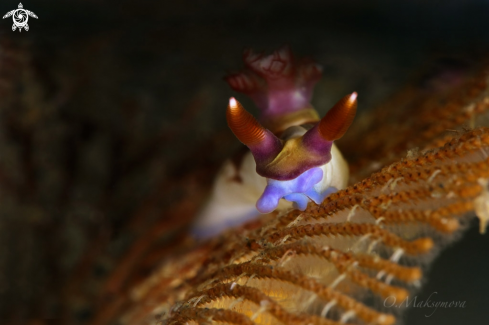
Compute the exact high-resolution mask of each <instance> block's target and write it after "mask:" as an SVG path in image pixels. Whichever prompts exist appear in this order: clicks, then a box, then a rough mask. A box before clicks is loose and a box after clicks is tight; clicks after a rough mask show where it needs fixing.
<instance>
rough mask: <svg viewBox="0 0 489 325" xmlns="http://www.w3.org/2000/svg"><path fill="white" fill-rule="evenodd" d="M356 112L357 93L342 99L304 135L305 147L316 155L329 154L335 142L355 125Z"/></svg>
mask: <svg viewBox="0 0 489 325" xmlns="http://www.w3.org/2000/svg"><path fill="white" fill-rule="evenodd" d="M356 112H357V93H356V92H353V93H352V94H350V95H346V96H345V97H343V98H342V99H340V101H338V102H337V103H336V104H335V105H334V106H333V108H331V109H330V110H329V111H328V113H326V115H325V116H324V117H323V118H322V119H321V121H319V123H318V124H317V125H316V126H314V127H313V128H312V129H310V130H309V131H307V132H306V133H305V134H304V136H303V138H302V142H303V144H304V146H305V147H306V148H307V149H308V150H310V151H311V152H315V153H322V152H329V150H331V145H332V143H333V141H335V140H338V139H339V138H341V137H342V136H343V135H344V134H345V133H346V131H347V130H348V128H349V127H350V125H351V124H352V123H353V119H354V118H355V114H356Z"/></svg>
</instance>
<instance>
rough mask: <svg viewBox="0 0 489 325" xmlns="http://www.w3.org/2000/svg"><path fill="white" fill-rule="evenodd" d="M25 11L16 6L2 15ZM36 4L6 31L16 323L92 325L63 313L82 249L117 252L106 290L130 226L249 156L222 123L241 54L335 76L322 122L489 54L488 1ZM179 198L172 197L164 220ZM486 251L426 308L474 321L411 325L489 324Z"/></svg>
mask: <svg viewBox="0 0 489 325" xmlns="http://www.w3.org/2000/svg"><path fill="white" fill-rule="evenodd" d="M17 5H18V2H16V1H3V2H2V3H0V12H3V13H6V12H8V11H10V10H12V9H16V8H17ZM23 5H24V8H25V9H28V10H31V11H33V12H34V13H35V14H36V15H37V16H38V17H39V19H34V18H30V19H29V26H30V30H29V31H28V32H25V31H23V32H21V33H19V32H18V31H16V32H12V30H11V25H12V20H11V18H8V19H5V20H2V21H1V22H0V37H1V38H0V41H1V42H3V43H2V44H1V46H0V51H1V52H0V55H1V61H0V64H1V65H0V81H1V85H0V88H1V89H0V94H1V95H2V98H3V102H2V103H0V109H1V110H0V112H1V114H2V115H1V121H0V122H1V123H0V135H1V137H0V152H1V153H2V158H1V159H0V169H2V170H1V173H0V174H2V175H4V174H5V175H6V176H5V179H7V180H8V179H9V177H10V178H11V180H10V181H9V182H10V183H9V182H7V181H5V179H4V178H1V179H0V180H2V182H0V190H1V191H0V195H1V199H2V201H1V202H3V203H1V202H0V213H1V215H0V218H1V219H0V245H1V246H0V271H1V273H0V305H2V306H0V315H1V316H2V317H4V318H6V319H9V320H11V321H13V322H14V323H15V322H18V323H24V322H27V321H28V320H32V319H36V318H37V317H38V316H39V315H41V316H40V317H41V318H43V319H44V320H48V323H53V324H54V323H56V324H57V323H62V322H63V321H62V320H61V319H66V317H67V318H70V316H73V319H76V320H77V322H79V323H83V322H84V321H86V320H89V319H90V317H92V315H93V313H94V312H93V308H92V306H91V305H90V301H88V302H87V299H86V298H85V299H83V298H80V299H78V300H77V299H74V300H72V301H70V303H71V304H74V305H76V306H79V307H76V308H75V307H73V308H69V311H65V310H64V309H63V307H62V306H63V301H60V300H62V299H61V298H60V297H62V296H63V295H62V291H63V290H64V289H63V288H62V287H63V286H64V283H66V282H67V281H69V279H70V276H71V274H73V273H75V272H76V271H77V269H78V267H79V261H80V259H81V258H82V256H83V251H85V250H86V249H87V247H90V243H92V242H95V241H97V240H101V241H102V242H103V243H104V244H103V245H102V244H101V246H100V247H102V248H99V250H97V249H96V250H95V251H96V254H98V255H97V256H100V258H98V259H97V263H96V267H95V271H93V274H94V275H93V277H96V276H99V275H101V277H102V278H103V276H104V275H105V274H107V273H109V272H110V270H112V269H113V268H115V267H116V265H117V263H116V262H114V260H116V259H117V257H118V256H120V255H121V254H122V252H123V251H124V250H125V249H126V248H127V247H128V246H129V245H130V243H131V240H132V239H133V237H134V234H132V233H131V232H130V231H129V230H127V228H125V227H124V226H123V224H124V222H126V221H127V220H129V219H130V216H131V215H132V214H133V212H134V211H136V210H137V208H138V207H139V206H140V205H141V202H143V201H144V199H145V197H146V195H147V194H148V193H151V192H153V191H154V190H155V188H158V184H159V183H160V182H162V181H163V182H164V181H165V180H167V179H173V180H175V182H176V183H178V182H179V180H180V179H184V177H183V176H184V175H185V173H186V172H187V170H193V169H192V168H194V167H195V166H194V165H198V164H209V165H212V164H218V162H219V161H220V160H221V159H222V157H224V156H226V155H227V154H229V153H230V152H232V151H233V150H234V148H236V147H237V143H236V141H234V139H233V138H232V137H231V135H230V132H229V131H228V130H227V129H226V126H225V117H224V107H225V105H226V101H227V98H228V97H229V96H231V95H235V94H234V93H233V92H232V91H231V90H230V89H229V88H228V86H227V85H226V84H225V82H224V81H223V80H222V76H223V75H224V74H225V72H226V71H228V70H236V69H239V68H240V67H241V62H240V61H241V53H242V50H243V48H245V47H252V48H255V49H257V50H272V49H274V48H276V47H278V46H280V45H283V44H290V45H291V47H292V49H293V51H294V52H295V53H297V54H299V55H311V56H312V57H314V58H315V59H316V60H317V61H318V62H319V63H320V64H321V65H322V66H323V67H324V72H323V75H324V77H323V79H322V81H321V82H320V83H319V84H318V86H317V87H316V92H315V97H314V100H313V104H314V105H315V107H316V108H317V109H318V110H319V111H320V113H324V112H325V111H326V110H327V109H328V108H329V107H330V106H331V105H332V104H333V103H334V102H336V101H337V100H338V99H339V98H341V97H342V96H344V95H345V94H347V93H349V92H351V91H358V93H359V105H360V109H361V110H368V109H369V108H372V107H374V106H375V105H376V104H378V103H380V102H381V101H382V100H383V99H385V98H386V97H387V96H388V95H389V94H391V93H393V92H394V91H395V90H396V89H399V88H400V87H402V85H404V84H405V83H406V82H413V80H414V82H418V83H419V85H420V87H422V86H423V82H426V81H427V80H428V81H429V80H430V78H432V77H433V76H434V77H436V76H438V75H441V74H443V72H444V71H450V70H451V69H463V68H464V67H465V66H470V65H471V64H472V63H473V62H476V61H478V60H480V58H483V57H485V53H487V50H488V49H489V21H488V17H489V1H483V0H477V1H476V0H465V1H449V0H445V1H427V0H425V1H421V0H419V1H416V0H413V1H387V0H385V1H381V0H377V1H360V0H359V1H266V2H265V1H263V2H258V1H257V2H252V1H244V0H243V1H205V0H202V1H138V2H136V1H105V2H102V1H95V0H92V1H90V0H86V1H28V2H23ZM238 98H239V99H240V100H242V101H243V103H244V104H245V106H246V107H248V108H249V109H250V111H254V108H253V106H252V105H251V102H250V101H248V100H246V99H244V98H243V96H239V95H238ZM0 101H2V100H1V99H0ZM194 106H196V107H197V108H193V107H194ZM189 107H190V109H189ZM392 109H395V107H393V108H392ZM188 112H190V113H188ZM182 120H183V121H184V122H183V126H182V127H180V126H181V125H182ZM168 130H169V131H168ZM167 131H168V132H167ZM218 132H224V133H223V134H224V135H225V139H226V140H222V141H221V142H218V143H215V142H214V143H213V146H212V148H214V149H213V150H209V151H206V154H205V156H206V157H201V156H199V158H196V159H193V160H191V161H190V160H189V159H186V158H185V157H187V156H186V154H187V153H188V152H195V151H196V150H197V148H200V147H202V146H204V145H205V144H206V143H207V142H206V141H209V139H211V138H212V137H213V136H214V135H215V134H217V133H218ZM182 161H183V163H182ZM0 176H1V175H0ZM2 177H3V176H2ZM182 182H183V180H182ZM11 183H12V184H13V185H12V186H7V185H8V184H11ZM178 195H183V194H178V193H177V194H175V193H173V192H172V191H170V193H169V194H167V195H166V196H165V199H164V200H163V201H162V202H163V203H162V204H161V206H160V207H159V208H160V209H161V211H164V210H165V207H166V206H169V205H171V203H172V202H173V201H174V200H175V199H176V197H177V196H178ZM161 211H160V214H159V215H158V213H156V212H155V214H154V216H153V218H157V217H158V216H161ZM488 248H489V236H488V235H485V236H481V235H479V234H478V230H477V227H476V225H475V223H474V225H473V226H472V228H470V229H469V231H468V232H467V233H466V234H465V236H464V237H463V239H462V240H460V241H458V242H457V243H456V245H453V246H450V248H448V249H447V250H445V251H444V252H443V253H442V255H441V256H440V257H439V258H438V259H437V260H436V261H435V263H434V264H433V267H432V269H431V270H430V272H429V273H428V282H427V284H426V285H425V286H424V289H423V290H422V291H421V292H420V293H419V294H418V301H419V300H426V299H427V298H428V296H429V295H430V294H431V293H433V292H437V294H436V295H433V296H432V299H433V300H435V301H452V300H455V301H466V304H465V305H466V307H465V308H464V309H459V308H453V309H438V310H437V311H436V312H435V313H434V314H433V315H432V316H431V317H425V314H431V313H432V310H426V309H420V308H413V309H411V310H409V312H408V313H407V315H406V316H407V317H406V318H405V323H406V324H417V325H421V324H462V323H467V324H484V323H485V322H487V321H488V320H489V316H487V308H488V306H489V298H488V292H489V280H488V279H487V269H488V266H489V262H488V259H487V258H486V256H487V253H486V252H487V251H488ZM82 285H83V284H82ZM91 285H92V284H90V286H91ZM87 286H88V284H87ZM93 288H94V289H93V290H92V291H93V292H92V295H93V296H96V291H97V288H99V287H98V286H96V285H95V286H94V287H93ZM411 298H413V297H411ZM40 305H41V306H40ZM66 313H68V315H67V314H66ZM12 315H13V316H12ZM63 317H65V318H63Z"/></svg>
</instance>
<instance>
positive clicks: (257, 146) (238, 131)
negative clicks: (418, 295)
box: [226, 97, 283, 165]
mask: <svg viewBox="0 0 489 325" xmlns="http://www.w3.org/2000/svg"><path fill="white" fill-rule="evenodd" d="M226 119H227V122H228V125H229V128H230V129H231V131H233V133H234V135H235V136H236V137H237V138H238V140H239V141H241V142H242V143H243V144H244V145H246V146H247V147H248V148H250V150H251V153H252V154H253V157H254V158H255V161H256V163H257V165H258V164H264V163H267V162H270V161H272V160H273V159H274V158H275V157H276V156H277V155H278V154H279V153H280V151H281V150H282V148H283V145H282V141H281V140H280V139H279V138H277V137H276V136H275V135H274V134H273V133H272V132H270V131H269V130H267V129H265V128H264V127H263V126H262V125H261V124H260V123H259V122H258V121H257V120H256V119H255V118H254V117H253V115H251V114H250V113H249V112H248V111H246V110H245V109H244V108H243V106H242V105H241V104H240V103H239V102H238V101H237V100H236V99H235V98H234V97H231V98H230V99H229V105H228V108H227V111H226Z"/></svg>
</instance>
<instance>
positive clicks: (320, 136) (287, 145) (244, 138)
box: [226, 93, 357, 181]
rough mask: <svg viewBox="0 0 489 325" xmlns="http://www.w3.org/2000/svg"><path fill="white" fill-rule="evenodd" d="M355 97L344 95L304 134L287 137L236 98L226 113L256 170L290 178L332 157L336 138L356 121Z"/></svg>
mask: <svg viewBox="0 0 489 325" xmlns="http://www.w3.org/2000/svg"><path fill="white" fill-rule="evenodd" d="M356 98H357V93H352V94H350V95H347V96H345V97H344V98H342V99H341V100H340V101H339V102H338V103H337V104H336V105H335V106H334V107H333V108H332V109H331V110H330V111H329V112H328V113H327V114H326V116H324V117H323V118H322V119H321V120H320V121H319V123H317V124H316V125H315V126H314V127H312V128H311V129H309V130H307V131H306V132H305V133H304V134H303V135H297V134H296V135H292V136H290V137H289V138H287V139H284V140H282V139H279V138H278V137H276V136H275V135H274V134H273V133H272V132H270V131H269V130H267V129H265V128H264V127H263V126H262V125H261V124H260V123H258V121H257V120H255V118H254V117H253V116H252V115H251V114H250V113H249V112H247V111H246V110H245V109H244V108H243V106H242V105H241V104H240V103H239V102H238V101H237V100H236V99H235V98H231V99H230V100H229V105H228V109H227V114H226V116H227V120H228V125H229V127H230V128H231V130H232V131H233V133H234V134H235V135H236V137H237V138H238V139H239V140H240V141H241V142H242V143H243V144H245V145H246V146H248V148H250V150H251V152H252V154H253V156H254V158H255V162H256V171H257V173H258V174H260V175H261V176H263V177H266V178H270V179H274V180H280V181H288V180H292V179H296V178H297V177H298V176H300V175H301V174H303V173H304V172H306V171H307V170H309V169H311V168H314V167H318V166H321V165H324V164H326V163H328V162H329V161H330V160H331V147H332V145H333V141H335V140H337V139H339V138H341V137H342V136H343V135H344V134H345V132H346V130H347V129H348V127H349V126H350V124H351V123H352V122H353V118H354V116H355V112H356V106H357V100H356ZM288 130H293V127H291V128H289V129H288ZM283 135H284V136H287V135H288V133H287V132H284V134H283Z"/></svg>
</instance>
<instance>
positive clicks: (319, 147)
mask: <svg viewBox="0 0 489 325" xmlns="http://www.w3.org/2000/svg"><path fill="white" fill-rule="evenodd" d="M302 144H303V145H304V147H306V148H307V149H308V150H309V151H310V152H311V153H315V154H317V155H320V156H323V157H324V161H325V162H324V163H322V164H321V165H324V164H325V163H327V162H329V161H330V160H331V147H332V146H333V141H326V140H324V138H323V137H322V136H321V135H320V134H319V126H318V124H316V125H315V126H314V127H313V128H312V129H310V130H309V131H307V132H306V133H305V134H304V135H303V137H302Z"/></svg>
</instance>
